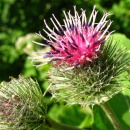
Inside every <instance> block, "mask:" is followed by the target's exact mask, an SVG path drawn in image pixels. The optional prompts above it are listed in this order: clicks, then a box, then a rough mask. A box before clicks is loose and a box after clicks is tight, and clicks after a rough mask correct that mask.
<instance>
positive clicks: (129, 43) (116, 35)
mask: <svg viewBox="0 0 130 130" xmlns="http://www.w3.org/2000/svg"><path fill="white" fill-rule="evenodd" d="M111 36H112V37H114V39H115V40H117V41H119V42H120V43H121V44H123V45H124V46H125V47H126V48H127V49H130V39H129V38H127V37H126V36H125V35H124V34H121V33H114V34H112V35H111Z"/></svg>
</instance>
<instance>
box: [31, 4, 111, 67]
mask: <svg viewBox="0 0 130 130" xmlns="http://www.w3.org/2000/svg"><path fill="white" fill-rule="evenodd" d="M81 10H82V12H81V15H79V14H78V12H77V11H76V7H75V6H74V16H72V15H71V14H70V11H69V12H68V13H66V12H65V11H63V13H64V16H65V19H64V20H63V22H64V25H61V24H60V23H59V21H58V20H57V18H56V17H55V15H52V16H53V18H50V20H51V22H52V23H53V25H54V29H53V30H52V29H50V28H49V26H48V25H47V23H46V21H45V20H44V23H45V26H46V30H45V29H43V31H44V32H45V33H46V34H47V35H48V38H45V37H44V36H42V34H41V33H39V34H38V35H39V36H40V37H42V38H43V39H44V40H45V41H46V42H47V44H43V43H38V42H35V43H36V44H40V45H42V46H50V48H51V49H50V51H49V52H46V53H44V54H42V55H41V56H38V57H35V58H34V59H33V61H37V62H44V63H42V64H40V65H37V66H41V65H43V64H47V63H50V62H53V61H55V62H56V65H57V66H60V65H62V64H64V63H65V64H67V65H68V66H70V68H74V67H76V66H78V65H81V64H84V63H85V62H91V61H92V59H94V58H96V57H97V54H99V53H100V47H101V45H102V44H103V43H105V41H106V40H107V39H108V38H109V36H110V34H111V33H112V32H108V29H109V27H110V25H111V24H112V21H110V20H106V19H107V17H108V16H109V15H110V14H108V13H106V12H104V15H103V17H102V18H101V20H100V21H99V23H96V22H95V20H96V16H97V13H98V11H96V10H95V6H94V8H93V11H92V13H91V15H90V18H89V20H87V18H86V12H85V10H83V9H81ZM48 57H49V60H45V58H48ZM43 59H44V60H43Z"/></svg>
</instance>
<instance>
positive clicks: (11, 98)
mask: <svg viewBox="0 0 130 130" xmlns="http://www.w3.org/2000/svg"><path fill="white" fill-rule="evenodd" d="M44 100H45V99H44V96H43V94H42V91H41V89H40V87H39V85H38V83H37V82H35V81H33V80H32V79H31V78H26V79H25V78H24V77H22V76H20V77H19V79H14V78H12V79H11V81H10V82H8V83H3V84H1V85H0V129H1V130H5V129H6V130H34V129H35V130H39V129H42V127H43V125H44V123H45V116H46V113H47V111H46V103H45V101H44Z"/></svg>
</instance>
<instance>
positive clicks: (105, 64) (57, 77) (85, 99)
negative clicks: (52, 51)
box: [49, 39, 130, 106]
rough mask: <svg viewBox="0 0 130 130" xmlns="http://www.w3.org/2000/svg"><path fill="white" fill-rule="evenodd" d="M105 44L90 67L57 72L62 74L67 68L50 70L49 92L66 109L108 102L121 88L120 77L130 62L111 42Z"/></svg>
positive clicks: (89, 64)
mask: <svg viewBox="0 0 130 130" xmlns="http://www.w3.org/2000/svg"><path fill="white" fill-rule="evenodd" d="M105 44H106V46H103V48H102V52H103V54H102V55H100V56H99V57H98V58H97V59H95V60H94V61H93V62H92V63H86V64H84V65H80V66H79V67H76V68H74V69H71V70H68V71H59V70H64V69H65V68H66V67H67V65H62V66H60V67H58V68H55V67H52V68H51V69H50V71H49V76H50V82H51V86H50V88H49V91H50V92H51V93H52V95H53V98H56V99H57V100H58V101H65V102H66V103H67V104H68V105H71V104H80V105H82V106H86V105H92V106H93V105H95V104H101V103H104V102H106V101H108V100H109V99H110V98H112V97H113V96H114V95H115V94H117V93H119V92H120V91H122V90H123V89H124V88H125V87H124V85H123V83H122V80H123V79H124V80H125V78H124V77H123V75H122V73H123V72H124V71H125V65H127V64H128V62H129V61H130V58H129V57H128V54H127V52H126V51H125V50H124V49H122V48H121V49H119V48H118V47H117V43H116V42H114V41H113V40H112V39H110V40H109V41H108V42H107V43H105Z"/></svg>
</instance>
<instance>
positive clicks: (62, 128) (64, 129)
mask: <svg viewBox="0 0 130 130" xmlns="http://www.w3.org/2000/svg"><path fill="white" fill-rule="evenodd" d="M46 125H47V126H48V127H50V128H54V129H56V130H85V129H80V128H76V127H73V126H69V125H65V124H62V123H58V122H56V121H55V120H53V119H51V118H50V117H46Z"/></svg>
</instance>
